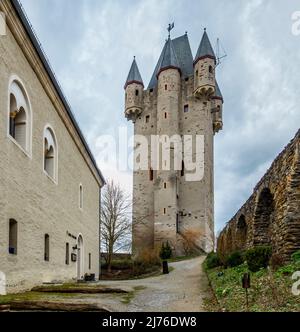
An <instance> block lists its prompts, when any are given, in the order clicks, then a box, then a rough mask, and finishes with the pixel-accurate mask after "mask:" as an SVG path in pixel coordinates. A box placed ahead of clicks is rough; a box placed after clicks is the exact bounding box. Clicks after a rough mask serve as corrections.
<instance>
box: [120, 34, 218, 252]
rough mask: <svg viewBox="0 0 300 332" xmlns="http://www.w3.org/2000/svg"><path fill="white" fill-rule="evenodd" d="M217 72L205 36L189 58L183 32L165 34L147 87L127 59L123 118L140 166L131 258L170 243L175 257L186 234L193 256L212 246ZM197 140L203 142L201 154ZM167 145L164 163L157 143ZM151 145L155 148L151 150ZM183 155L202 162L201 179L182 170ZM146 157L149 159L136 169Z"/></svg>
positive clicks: (184, 166)
mask: <svg viewBox="0 0 300 332" xmlns="http://www.w3.org/2000/svg"><path fill="white" fill-rule="evenodd" d="M215 69H216V56H215V53H214V51H213V48H212V46H211V43H210V41H209V38H208V35H207V33H206V31H204V34H203V37H202V40H201V43H200V46H199V49H198V52H197V55H196V57H195V59H193V55H192V52H191V48H190V44H189V40H188V36H187V34H185V35H183V36H181V37H178V38H176V39H171V38H170V37H169V38H168V40H167V41H166V43H165V45H164V48H163V50H162V53H161V55H160V58H159V60H158V63H157V65H156V68H155V70H154V73H153V76H152V78H151V81H150V83H149V86H148V88H147V89H146V90H144V84H143V80H142V77H141V75H140V72H139V69H138V66H137V63H136V60H135V59H134V61H133V64H132V66H131V69H130V72H129V75H128V78H127V81H126V84H125V92H126V98H125V99H126V100H125V116H126V118H127V119H128V120H131V121H133V123H134V134H135V155H134V158H135V163H136V164H137V165H138V166H137V167H136V169H135V170H134V177H133V181H134V183H133V202H134V203H133V251H134V252H135V253H138V252H140V251H142V250H147V249H153V248H154V247H156V246H160V245H161V243H162V242H166V241H168V242H169V243H170V244H171V246H172V247H173V249H174V252H175V253H176V254H177V255H181V254H183V244H184V241H186V238H187V237H189V238H191V237H192V238H193V242H194V247H195V248H196V249H198V250H199V251H200V250H203V251H205V252H210V251H211V250H213V248H214V195H213V192H214V183H213V181H214V176H213V175H214V171H213V168H214V164H213V152H214V148H213V146H214V140H213V138H214V134H215V133H217V132H218V131H219V130H221V129H222V126H223V122H222V107H223V97H222V94H221V92H220V89H219V86H218V84H217V82H216V77H215ZM141 137H142V138H141ZM197 137H202V141H201V142H202V145H201V146H202V149H201V148H200V150H199V149H197V146H196V141H197ZM169 140H170V141H171V144H169V148H167V152H168V156H170V158H169V160H165V159H164V157H163V152H162V146H163V145H164V144H166V145H164V146H168V143H169ZM177 140H181V142H186V141H189V142H191V141H192V142H193V145H192V147H191V148H187V147H186V145H185V144H183V145H182V150H181V149H179V148H177V147H178V146H179V145H177V142H178V141H177ZM157 141H158V142H160V143H161V145H160V149H158V148H156V149H155V148H154V146H156V147H157V145H153V142H157ZM145 142H146V147H145ZM147 149H148V151H147ZM151 149H152V150H151ZM203 150H204V153H199V151H200V152H201V151H203ZM153 151H154V153H153ZM187 154H189V155H190V156H191V157H192V160H193V161H196V160H198V159H199V160H200V161H201V163H200V165H201V170H200V173H201V174H203V176H201V177H199V178H197V176H194V174H196V170H194V169H192V168H190V167H189V166H190V164H189V165H187V163H186V159H185V158H186V155H187ZM179 155H180V158H181V157H182V160H181V159H180V158H179V159H178V156H179ZM181 155H182V156H181ZM145 157H146V160H147V162H146V164H145V163H144V165H143V167H141V164H142V163H141V158H143V159H145ZM197 158H198V159H197ZM187 160H188V159H187ZM178 164H179V165H178ZM198 171H199V170H198Z"/></svg>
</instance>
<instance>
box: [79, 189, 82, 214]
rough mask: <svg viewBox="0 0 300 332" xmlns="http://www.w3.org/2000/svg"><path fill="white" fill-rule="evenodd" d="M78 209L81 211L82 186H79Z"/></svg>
mask: <svg viewBox="0 0 300 332" xmlns="http://www.w3.org/2000/svg"><path fill="white" fill-rule="evenodd" d="M79 208H80V209H81V210H82V209H83V188H82V185H80V186H79Z"/></svg>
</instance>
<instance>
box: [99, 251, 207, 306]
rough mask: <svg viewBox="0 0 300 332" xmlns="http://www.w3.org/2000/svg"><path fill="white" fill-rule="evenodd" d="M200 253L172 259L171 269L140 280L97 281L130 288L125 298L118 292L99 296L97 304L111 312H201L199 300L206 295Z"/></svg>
mask: <svg viewBox="0 0 300 332" xmlns="http://www.w3.org/2000/svg"><path fill="white" fill-rule="evenodd" d="M204 259H205V258H204V257H199V258H195V259H191V260H187V261H182V262H177V263H172V264H170V266H172V267H174V270H173V271H172V272H171V273H170V274H169V275H161V276H157V277H151V278H147V279H140V280H127V281H100V282H99V284H100V285H105V286H111V287H120V288H124V289H128V290H129V291H132V293H131V295H129V296H128V297H127V298H126V297H123V298H120V295H118V296H117V295H108V296H105V297H103V296H101V300H100V298H98V299H97V300H96V299H94V301H95V302H97V303H98V304H99V305H102V306H104V307H106V308H107V309H108V310H110V311H113V312H119V311H121V312H137V311H140V312H151V311H154V312H201V311H204V305H203V300H204V298H210V297H211V293H210V289H209V286H208V280H207V277H206V274H205V273H204V271H203V269H202V263H203V261H204Z"/></svg>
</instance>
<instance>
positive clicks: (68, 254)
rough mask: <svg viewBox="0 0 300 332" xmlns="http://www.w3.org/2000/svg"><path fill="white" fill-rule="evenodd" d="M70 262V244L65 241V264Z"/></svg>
mask: <svg viewBox="0 0 300 332" xmlns="http://www.w3.org/2000/svg"><path fill="white" fill-rule="evenodd" d="M69 264H70V244H69V243H66V265H69Z"/></svg>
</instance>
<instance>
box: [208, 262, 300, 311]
mask: <svg viewBox="0 0 300 332" xmlns="http://www.w3.org/2000/svg"><path fill="white" fill-rule="evenodd" d="M299 270H300V263H299V262H298V263H294V264H291V265H287V266H285V267H283V268H280V269H279V270H277V271H276V272H272V271H271V270H268V269H262V270H260V271H258V272H256V273H251V288H250V289H249V291H248V293H249V311H251V312H290V311H295V312H298V311H300V296H295V295H293V294H292V285H293V283H294V282H295V281H293V280H292V277H291V276H292V274H293V273H294V272H296V271H299ZM246 272H249V271H248V267H247V265H246V264H244V265H241V266H239V267H235V268H228V269H224V268H215V269H212V270H207V274H208V277H209V280H210V282H211V286H212V288H213V291H214V293H215V295H216V297H217V300H218V302H219V306H218V305H217V304H212V303H206V307H207V310H208V311H219V310H222V311H228V312H241V311H247V306H246V297H245V290H244V289H243V288H242V277H243V275H244V273H246ZM220 307H221V308H220Z"/></svg>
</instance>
